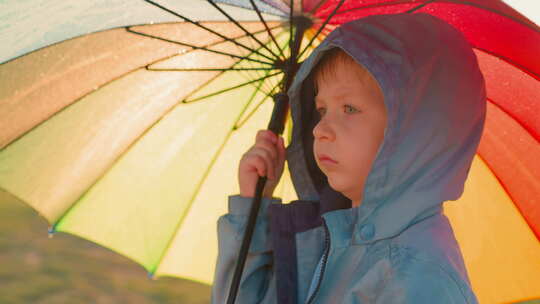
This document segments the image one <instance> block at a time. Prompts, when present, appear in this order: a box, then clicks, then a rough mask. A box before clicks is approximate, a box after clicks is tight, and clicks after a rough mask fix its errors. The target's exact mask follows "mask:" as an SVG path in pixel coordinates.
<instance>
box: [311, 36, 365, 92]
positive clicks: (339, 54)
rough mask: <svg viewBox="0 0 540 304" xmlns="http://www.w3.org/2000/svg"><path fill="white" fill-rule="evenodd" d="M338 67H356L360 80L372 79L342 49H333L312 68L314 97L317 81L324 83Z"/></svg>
mask: <svg viewBox="0 0 540 304" xmlns="http://www.w3.org/2000/svg"><path fill="white" fill-rule="evenodd" d="M339 65H343V66H344V67H349V68H353V67H354V66H356V67H357V68H354V70H355V72H356V74H357V75H358V78H359V79H360V80H363V81H370V79H369V78H372V76H371V73H370V72H369V71H368V70H367V69H366V68H365V67H364V66H363V65H361V64H359V63H358V62H356V60H355V59H354V58H352V57H351V56H349V54H347V53H346V52H345V51H344V50H343V49H341V48H339V47H334V48H332V49H330V50H329V51H326V52H325V54H324V55H323V58H321V60H320V61H319V62H318V63H317V65H316V66H315V67H314V68H313V71H312V73H313V85H314V88H315V95H317V92H318V83H319V81H325V80H326V79H327V77H328V76H332V75H335V73H336V68H337V67H338V66H339ZM366 78H368V79H366Z"/></svg>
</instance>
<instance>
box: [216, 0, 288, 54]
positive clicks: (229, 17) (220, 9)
mask: <svg viewBox="0 0 540 304" xmlns="http://www.w3.org/2000/svg"><path fill="white" fill-rule="evenodd" d="M207 2H208V3H210V4H211V5H212V6H213V7H215V8H216V9H217V10H218V11H220V12H221V13H222V14H223V15H225V17H227V19H229V20H231V22H232V23H234V24H235V25H236V26H237V27H238V28H240V29H241V30H242V31H244V33H246V34H247V35H248V36H249V37H251V38H253V40H255V41H257V43H258V44H259V45H260V46H262V47H263V48H265V49H266V50H267V51H269V52H270V54H272V55H274V57H276V58H278V57H279V56H278V55H277V54H276V53H274V52H273V51H272V50H271V49H270V48H268V47H267V46H266V45H265V44H263V43H262V42H261V41H260V40H259V39H257V37H255V36H254V35H252V34H251V33H250V32H249V31H248V30H246V29H245V28H244V27H243V26H242V25H241V24H240V23H238V21H236V20H235V19H234V18H232V17H231V16H230V15H229V14H227V12H226V11H225V10H223V9H222V8H221V7H219V5H217V4H216V3H215V2H214V1H212V0H207Z"/></svg>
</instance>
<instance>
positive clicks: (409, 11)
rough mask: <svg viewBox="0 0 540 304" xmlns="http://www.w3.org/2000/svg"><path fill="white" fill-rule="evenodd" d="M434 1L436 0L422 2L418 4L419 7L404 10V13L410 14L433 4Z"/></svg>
mask: <svg viewBox="0 0 540 304" xmlns="http://www.w3.org/2000/svg"><path fill="white" fill-rule="evenodd" d="M434 1H436V0H427V1H426V2H424V3H420V4H419V5H417V6H415V7H413V8H411V9H409V10H406V11H405V13H407V14H411V13H412V12H414V11H416V10H419V9H421V8H422V7H424V6H426V5H428V4H430V3H431V2H434Z"/></svg>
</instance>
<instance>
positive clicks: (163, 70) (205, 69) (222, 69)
mask: <svg viewBox="0 0 540 304" xmlns="http://www.w3.org/2000/svg"><path fill="white" fill-rule="evenodd" d="M277 69H278V68H202V69H195V68H193V69H188V68H185V69H183V68H178V69H155V68H147V69H146V70H148V71H159V72H209V71H270V70H277Z"/></svg>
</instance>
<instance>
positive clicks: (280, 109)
mask: <svg viewBox="0 0 540 304" xmlns="http://www.w3.org/2000/svg"><path fill="white" fill-rule="evenodd" d="M291 24H294V26H295V28H296V32H295V35H294V40H293V41H292V45H291V56H290V57H289V59H288V60H287V62H286V67H285V69H286V72H285V76H284V77H285V79H284V81H283V83H284V87H283V89H282V91H281V92H280V93H277V94H275V95H274V96H273V99H274V109H273V111H272V118H271V119H270V123H269V124H268V130H270V131H272V132H274V133H275V134H276V135H277V134H282V133H283V129H284V125H285V118H286V114H287V111H288V106H289V96H288V95H287V91H288V89H289V87H290V85H291V83H292V80H293V78H294V75H295V74H296V71H297V70H298V67H299V63H298V58H297V56H298V52H299V49H300V45H301V42H302V38H303V36H304V32H305V30H306V29H308V28H309V27H311V25H312V21H311V19H309V18H307V17H305V16H302V15H300V16H294V17H293V16H291ZM277 64H280V63H276V65H277ZM266 180H267V177H266V176H260V177H259V179H258V181H257V185H256V188H255V197H254V198H253V202H252V204H251V209H250V213H249V218H248V223H247V226H246V230H245V232H244V239H243V240H242V246H241V247H240V253H239V256H238V263H236V268H235V271H234V276H233V279H232V282H231V288H230V289H229V297H228V298H227V304H234V301H235V300H236V294H237V293H238V286H239V285H240V279H241V277H242V272H243V269H244V265H245V263H246V257H247V253H248V249H249V245H250V244H251V237H252V236H253V230H254V228H255V222H256V219H257V214H258V213H259V209H260V206H261V197H262V193H263V190H264V185H265V184H266Z"/></svg>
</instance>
